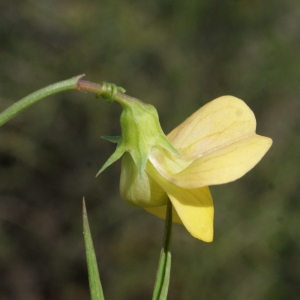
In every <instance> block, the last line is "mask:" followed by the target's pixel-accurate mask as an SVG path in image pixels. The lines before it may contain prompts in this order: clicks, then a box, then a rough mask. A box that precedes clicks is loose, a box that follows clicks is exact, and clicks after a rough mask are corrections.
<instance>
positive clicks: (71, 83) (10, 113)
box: [0, 75, 84, 126]
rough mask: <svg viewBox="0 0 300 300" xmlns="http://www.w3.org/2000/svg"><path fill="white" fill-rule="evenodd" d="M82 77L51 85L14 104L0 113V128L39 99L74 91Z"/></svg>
mask: <svg viewBox="0 0 300 300" xmlns="http://www.w3.org/2000/svg"><path fill="white" fill-rule="evenodd" d="M83 76H84V75H79V76H76V77H73V78H70V79H68V80H64V81H60V82H57V83H54V84H51V85H49V86H47V87H45V88H42V89H40V90H38V91H36V92H34V93H32V94H30V95H28V96H26V97H25V98H23V99H21V100H19V101H18V102H16V103H14V104H13V105H11V106H10V107H9V108H7V109H6V110H4V111H3V112H2V113H0V126H2V125H3V124H5V123H6V122H7V121H9V120H10V119H12V118H13V117H14V116H15V115H17V114H18V113H20V112H21V111H22V110H24V109H25V108H27V107H29V106H31V105H32V104H34V103H36V102H38V101H40V100H41V99H43V98H45V97H47V96H50V95H54V94H57V93H60V92H63V91H67V90H76V89H77V82H78V80H79V79H80V78H82V77H83Z"/></svg>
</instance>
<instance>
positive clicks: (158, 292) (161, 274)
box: [152, 200, 172, 300]
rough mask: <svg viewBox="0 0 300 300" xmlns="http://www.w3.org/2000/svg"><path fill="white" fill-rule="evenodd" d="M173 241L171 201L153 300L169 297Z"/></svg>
mask: <svg viewBox="0 0 300 300" xmlns="http://www.w3.org/2000/svg"><path fill="white" fill-rule="evenodd" d="M171 240H172V203H171V201H170V200H169V201H168V204H167V212H166V221H165V234H164V242H163V248H162V250H161V254H160V259H159V264H158V269H157V274H156V281H155V286H154V291H153V297H152V300H165V299H167V296H168V289H169V282H170V272H171Z"/></svg>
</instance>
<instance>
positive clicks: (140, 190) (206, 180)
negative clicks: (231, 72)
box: [99, 95, 272, 242]
mask: <svg viewBox="0 0 300 300" xmlns="http://www.w3.org/2000/svg"><path fill="white" fill-rule="evenodd" d="M124 96H126V95H124ZM116 101H118V102H119V103H120V104H121V105H122V106H123V112H122V115H121V121H120V123H121V130H122V136H121V137H104V138H106V139H107V140H109V141H113V142H117V143H118V146H117V149H116V151H115V152H114V154H113V155H112V156H111V157H110V158H109V159H108V161H107V162H106V163H105V164H104V166H103V167H102V169H101V170H100V171H99V173H100V172H102V171H103V170H104V169H105V168H106V167H108V166H109V165H110V164H111V163H113V162H114V161H116V160H117V159H119V158H120V157H121V156H122V155H123V154H124V155H123V159H122V166H121V179H120V194H121V197H122V199H123V200H124V201H125V202H126V203H128V204H131V205H135V206H139V207H142V208H144V209H145V210H146V211H148V212H150V213H152V214H154V215H156V216H158V217H160V218H165V214H166V204H167V201H168V200H170V201H171V203H172V206H173V222H176V223H181V224H183V225H184V226H185V227H186V229H187V230H188V231H189V232H190V233H191V235H192V236H194V237H195V238H197V239H200V240H203V241H205V242H210V241H212V239H213V218H214V206H213V200H212V196H211V194H210V190H209V188H208V186H210V185H216V184H223V183H227V182H231V181H234V180H236V179H238V178H240V177H242V176H243V175H244V174H245V173H247V172H248V171H249V170H250V169H252V168H253V167H254V166H255V165H256V164H257V163H258V162H259V161H260V160H261V158H262V157H263V156H264V154H265V153H266V152H267V151H268V149H269V148H270V147H271V144H272V140H271V139H270V138H268V137H264V136H260V135H257V134H256V133H255V130H256V120H255V116H254V114H253V112H252V111H251V109H250V108H249V107H248V106H247V105H246V104H245V103H244V102H243V101H242V100H240V99H238V98H235V97H232V96H223V97H220V98H217V99H215V100H213V101H211V102H209V103H207V104H206V105H204V106H203V107H202V108H200V109H199V110H197V111H196V112H195V113H194V114H192V115H191V116H190V117H189V118H188V119H186V120H185V121H184V122H183V123H182V124H181V125H179V126H178V127H176V128H175V129H174V130H173V131H172V132H171V133H169V134H168V136H165V135H164V133H163V131H162V129H161V127H160V123H159V119H158V115H157V112H156V109H155V108H154V107H153V106H151V105H148V104H144V103H142V102H141V101H139V100H137V99H135V98H131V97H128V96H126V97H123V99H121V100H120V99H116Z"/></svg>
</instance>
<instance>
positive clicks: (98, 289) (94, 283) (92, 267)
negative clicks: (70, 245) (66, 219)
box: [82, 199, 104, 300]
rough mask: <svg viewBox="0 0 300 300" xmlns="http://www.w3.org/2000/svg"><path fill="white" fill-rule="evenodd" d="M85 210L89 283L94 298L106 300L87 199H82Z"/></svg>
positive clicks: (84, 230)
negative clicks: (90, 224)
mask: <svg viewBox="0 0 300 300" xmlns="http://www.w3.org/2000/svg"><path fill="white" fill-rule="evenodd" d="M82 210H83V214H82V215H83V235H84V243H85V250H86V260H87V266H88V273H89V284H90V292H91V299H92V300H104V295H103V290H102V285H101V281H100V276H99V271H98V265H97V259H96V254H95V250H94V246H93V240H92V236H91V231H90V226H89V221H88V217H87V212H86V207H85V201H84V199H83V201H82Z"/></svg>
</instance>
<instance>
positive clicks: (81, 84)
mask: <svg viewBox="0 0 300 300" xmlns="http://www.w3.org/2000/svg"><path fill="white" fill-rule="evenodd" d="M109 85H111V84H109ZM77 89H78V90H79V91H85V92H91V93H95V94H97V95H99V96H104V93H105V92H106V91H105V85H104V84H100V83H94V82H90V81H86V80H78V82H77ZM121 89H122V88H121ZM108 98H110V97H108ZM112 100H116V101H117V102H119V103H120V104H121V105H122V104H125V103H126V101H128V100H130V101H133V102H141V101H140V100H139V99H137V98H134V97H131V96H128V95H125V94H124V93H123V92H120V91H118V92H117V93H115V95H113V97H112Z"/></svg>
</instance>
